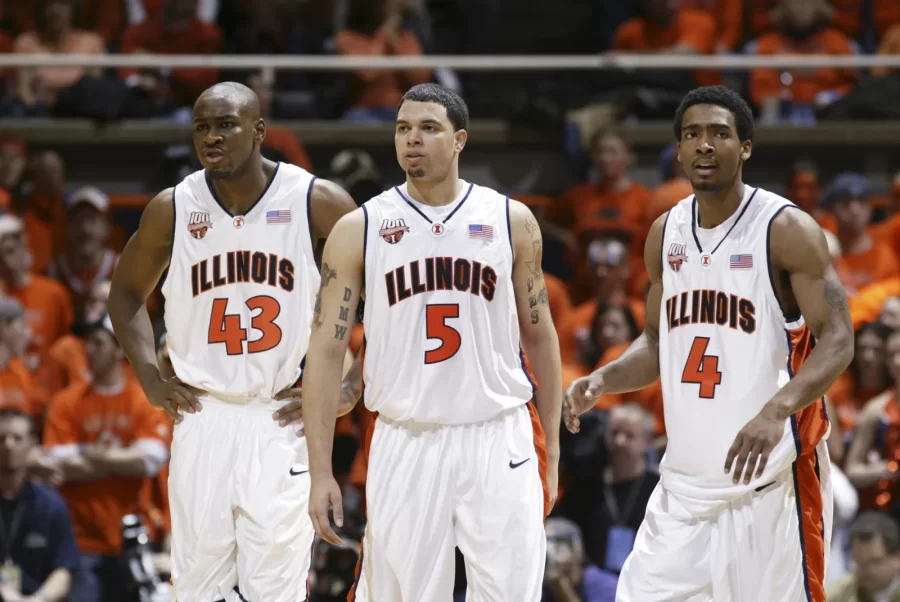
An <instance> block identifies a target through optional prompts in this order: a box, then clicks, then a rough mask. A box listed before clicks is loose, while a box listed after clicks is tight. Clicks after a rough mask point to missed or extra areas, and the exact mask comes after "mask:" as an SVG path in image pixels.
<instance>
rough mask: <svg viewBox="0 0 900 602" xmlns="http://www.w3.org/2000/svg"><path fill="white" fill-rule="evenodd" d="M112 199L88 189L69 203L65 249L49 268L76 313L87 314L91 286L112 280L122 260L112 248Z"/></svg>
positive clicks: (73, 195)
mask: <svg viewBox="0 0 900 602" xmlns="http://www.w3.org/2000/svg"><path fill="white" fill-rule="evenodd" d="M111 228H112V226H111V224H110V220H109V197H108V196H106V194H104V193H103V192H101V191H100V190H98V189H96V188H94V187H91V186H88V187H85V188H79V189H78V190H76V191H75V192H73V193H72V194H71V195H70V196H69V198H68V199H67V200H66V218H65V235H66V237H65V240H66V242H65V248H64V249H63V251H62V253H60V254H59V255H57V256H56V259H55V260H54V261H53V263H51V264H50V266H49V268H48V269H47V273H48V275H50V277H52V278H56V279H57V280H59V281H60V282H62V283H63V285H65V287H66V288H67V289H69V293H70V294H71V295H72V305H73V307H74V308H75V314H76V315H80V314H82V313H83V312H84V304H85V302H86V301H87V298H88V296H89V295H90V292H91V287H92V286H93V285H94V284H96V283H98V282H102V281H105V280H110V279H111V278H112V275H113V272H114V271H115V269H116V264H117V263H118V261H119V257H118V255H117V254H116V252H115V251H113V250H112V249H110V248H109V247H108V246H107V245H108V244H109V235H110V230H111Z"/></svg>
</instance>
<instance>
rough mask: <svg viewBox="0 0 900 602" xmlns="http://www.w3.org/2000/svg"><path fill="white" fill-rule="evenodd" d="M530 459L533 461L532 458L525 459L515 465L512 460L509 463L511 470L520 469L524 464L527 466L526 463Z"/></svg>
mask: <svg viewBox="0 0 900 602" xmlns="http://www.w3.org/2000/svg"><path fill="white" fill-rule="evenodd" d="M530 459H531V458H525V459H524V460H522V461H521V462H518V463H513V461H512V460H510V461H509V467H510V468H518V467H519V466H521V465H522V464H525V462H528V461H529V460H530Z"/></svg>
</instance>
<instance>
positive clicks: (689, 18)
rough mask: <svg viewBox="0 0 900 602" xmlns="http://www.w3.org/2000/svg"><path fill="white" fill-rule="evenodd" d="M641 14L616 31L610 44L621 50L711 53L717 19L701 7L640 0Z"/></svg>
mask: <svg viewBox="0 0 900 602" xmlns="http://www.w3.org/2000/svg"><path fill="white" fill-rule="evenodd" d="M640 4H641V12H642V13H643V16H641V17H638V18H636V19H631V20H630V21H626V22H625V23H623V24H622V25H620V26H619V28H618V29H617V30H616V36H615V41H614V42H613V47H614V48H615V49H616V50H618V51H621V52H648V53H653V54H656V53H659V54H710V53H712V52H713V50H714V49H715V44H716V22H715V20H714V19H713V17H712V16H711V15H710V14H709V13H707V12H705V11H702V10H695V9H692V8H679V3H678V2H677V1H673V0H641V3H640Z"/></svg>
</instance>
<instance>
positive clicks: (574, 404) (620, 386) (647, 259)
mask: <svg viewBox="0 0 900 602" xmlns="http://www.w3.org/2000/svg"><path fill="white" fill-rule="evenodd" d="M667 215H668V213H664V214H663V215H661V216H659V217H658V218H657V219H656V221H655V222H653V225H652V226H651V227H650V233H649V234H648V236H647V242H646V243H645V244H644V264H645V265H646V266H647V274H648V275H649V277H650V292H649V294H648V296H647V304H646V307H647V309H646V313H645V320H644V332H643V333H641V335H640V336H639V337H638V338H637V339H635V340H634V342H633V343H632V344H631V346H629V347H628V349H626V350H625V353H623V354H622V355H621V356H620V357H619V358H618V359H617V360H615V361H612V362H610V363H608V364H606V365H605V366H603V367H601V368H599V369H597V370H595V371H594V372H593V373H592V374H591V375H590V376H586V377H584V378H579V379H578V380H576V381H575V382H573V383H572V385H571V386H570V387H569V392H568V395H567V396H566V411H565V419H566V427H567V428H568V429H569V430H570V431H572V432H577V431H578V428H579V425H578V416H579V415H581V414H584V413H585V412H587V411H588V410H590V409H591V408H592V407H594V404H595V403H596V401H597V398H598V397H599V396H600V395H601V394H603V393H628V392H630V391H638V390H640V389H643V388H644V387H647V386H649V385H651V384H653V381H655V380H656V379H657V378H659V311H660V304H661V302H662V294H663V287H662V240H663V230H664V229H665V224H666V216H667Z"/></svg>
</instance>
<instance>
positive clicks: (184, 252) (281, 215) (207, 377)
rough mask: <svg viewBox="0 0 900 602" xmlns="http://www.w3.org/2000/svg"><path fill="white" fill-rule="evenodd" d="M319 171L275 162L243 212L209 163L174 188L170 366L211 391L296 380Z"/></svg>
mask: <svg viewBox="0 0 900 602" xmlns="http://www.w3.org/2000/svg"><path fill="white" fill-rule="evenodd" d="M314 180H315V178H314V177H313V176H312V175H310V174H309V173H307V172H306V171H304V170H303V169H301V168H299V167H296V166H294V165H290V164H286V163H279V164H278V166H277V168H276V171H275V174H274V175H273V177H272V181H271V183H270V184H269V187H268V188H267V189H266V190H265V192H263V194H262V196H261V197H260V199H259V200H258V201H257V202H256V204H254V205H253V206H252V207H251V208H250V210H249V211H247V213H246V215H240V216H234V215H231V214H230V213H229V212H228V211H227V210H226V209H225V208H224V207H223V206H222V205H221V204H220V203H219V202H218V201H217V200H216V198H215V195H214V193H213V190H212V186H211V183H210V182H209V181H207V178H206V174H205V172H204V171H202V170H201V171H198V172H195V173H193V174H191V175H190V176H188V177H187V178H185V179H184V181H182V182H181V183H180V184H178V185H177V186H176V187H175V191H174V193H173V196H174V203H175V233H174V237H173V242H172V259H171V264H170V265H169V272H168V275H167V277H166V281H165V284H164V285H163V288H162V292H163V294H164V295H165V297H166V307H165V321H166V330H167V336H166V340H167V343H168V346H169V353H170V356H171V358H172V365H173V366H174V368H175V373H176V374H177V375H178V377H179V378H180V379H181V380H183V381H184V382H186V383H188V384H190V385H193V386H195V387H199V388H201V389H204V390H206V391H209V392H210V393H213V394H219V395H224V396H238V397H245V396H246V397H247V398H248V401H249V400H251V399H261V400H267V399H271V398H272V397H274V396H275V394H276V393H278V392H279V391H281V390H283V389H284V388H286V387H288V386H290V385H292V384H293V383H294V382H296V381H297V379H298V378H299V376H300V365H301V362H302V361H303V359H304V357H305V355H306V349H307V347H308V345H309V336H310V324H311V320H312V313H313V305H314V303H315V295H316V291H317V290H318V287H319V271H318V269H317V268H316V264H315V260H314V259H313V247H312V233H311V226H310V218H309V207H310V202H311V196H312V186H313V182H314Z"/></svg>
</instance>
